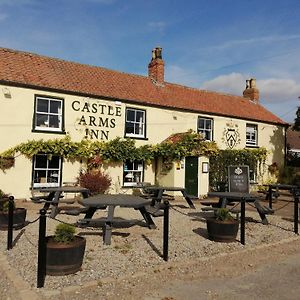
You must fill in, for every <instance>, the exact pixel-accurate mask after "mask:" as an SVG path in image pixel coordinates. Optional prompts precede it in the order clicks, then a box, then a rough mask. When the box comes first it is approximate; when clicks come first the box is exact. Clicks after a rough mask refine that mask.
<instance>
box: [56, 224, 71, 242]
mask: <svg viewBox="0 0 300 300" xmlns="http://www.w3.org/2000/svg"><path fill="white" fill-rule="evenodd" d="M74 238H75V226H73V225H69V224H58V225H57V226H56V229H55V234H54V240H55V242H58V243H70V242H72V241H73V240H74Z"/></svg>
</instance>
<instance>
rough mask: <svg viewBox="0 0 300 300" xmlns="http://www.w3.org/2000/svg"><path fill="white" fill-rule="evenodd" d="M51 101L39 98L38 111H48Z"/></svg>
mask: <svg viewBox="0 0 300 300" xmlns="http://www.w3.org/2000/svg"><path fill="white" fill-rule="evenodd" d="M48 104H49V101H48V100H45V99H37V111H38V112H48Z"/></svg>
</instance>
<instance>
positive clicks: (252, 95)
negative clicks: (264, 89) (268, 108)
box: [243, 78, 259, 103]
mask: <svg viewBox="0 0 300 300" xmlns="http://www.w3.org/2000/svg"><path fill="white" fill-rule="evenodd" d="M243 96H244V98H248V99H250V100H252V101H254V102H256V103H258V102H259V90H258V89H257V88H256V79H255V78H251V79H249V80H246V89H245V90H244V91H243Z"/></svg>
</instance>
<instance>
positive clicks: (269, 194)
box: [268, 186, 273, 209]
mask: <svg viewBox="0 0 300 300" xmlns="http://www.w3.org/2000/svg"><path fill="white" fill-rule="evenodd" d="M268 198H269V207H270V209H272V205H273V204H272V202H273V190H272V187H271V186H269V191H268Z"/></svg>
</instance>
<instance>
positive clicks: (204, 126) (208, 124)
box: [198, 117, 213, 141]
mask: <svg viewBox="0 0 300 300" xmlns="http://www.w3.org/2000/svg"><path fill="white" fill-rule="evenodd" d="M198 133H202V135H203V137H204V139H205V140H206V141H212V140H213V120H212V119H206V118H202V117H199V118H198Z"/></svg>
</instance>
